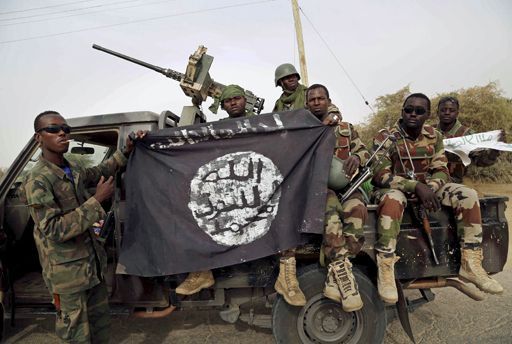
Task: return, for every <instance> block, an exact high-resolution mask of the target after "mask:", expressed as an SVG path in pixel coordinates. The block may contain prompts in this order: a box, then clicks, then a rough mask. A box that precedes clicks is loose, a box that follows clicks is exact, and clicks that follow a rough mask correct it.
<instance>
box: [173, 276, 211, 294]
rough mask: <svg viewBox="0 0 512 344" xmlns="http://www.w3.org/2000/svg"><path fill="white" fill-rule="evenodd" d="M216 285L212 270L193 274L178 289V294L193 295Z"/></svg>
mask: <svg viewBox="0 0 512 344" xmlns="http://www.w3.org/2000/svg"><path fill="white" fill-rule="evenodd" d="M214 284H215V280H214V279H213V274H212V272H211V271H210V270H208V271H198V272H191V273H189V274H188V276H187V278H186V279H185V280H184V281H183V282H181V284H180V285H179V286H178V288H176V294H180V295H192V294H195V293H197V292H198V291H200V290H201V289H203V288H209V287H211V286H212V285H214Z"/></svg>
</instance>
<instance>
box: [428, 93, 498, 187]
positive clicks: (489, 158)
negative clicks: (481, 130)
mask: <svg viewBox="0 0 512 344" xmlns="http://www.w3.org/2000/svg"><path fill="white" fill-rule="evenodd" d="M437 116H438V118H439V121H438V123H437V124H436V125H434V127H435V128H436V129H437V130H439V131H440V132H441V133H442V134H443V137H444V138H445V139H451V138H453V137H459V136H464V135H472V134H474V133H475V132H474V131H473V130H472V129H471V128H469V127H466V126H465V125H463V124H462V123H461V122H460V121H459V120H458V117H459V101H458V100H457V98H455V97H443V98H441V99H440V100H439V104H438V105H437ZM499 155H500V152H499V151H497V150H493V149H484V150H481V151H473V152H471V153H470V154H469V157H470V158H471V162H472V163H475V164H476V165H477V166H479V167H487V166H491V165H492V164H494V163H495V162H496V159H497V158H498V157H499ZM446 158H447V159H448V170H449V171H450V177H451V179H452V181H453V182H455V183H462V179H463V178H464V175H465V174H466V166H464V164H463V163H462V160H461V159H460V158H459V156H458V155H456V154H453V153H450V152H446Z"/></svg>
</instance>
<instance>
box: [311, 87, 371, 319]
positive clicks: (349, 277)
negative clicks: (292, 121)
mask: <svg viewBox="0 0 512 344" xmlns="http://www.w3.org/2000/svg"><path fill="white" fill-rule="evenodd" d="M306 99H307V103H306V104H307V108H308V109H309V110H310V111H311V112H312V113H313V115H315V116H316V117H317V118H318V119H320V120H322V121H323V122H324V124H325V123H330V121H331V120H334V121H335V122H334V123H333V124H334V125H335V127H334V134H335V136H336V140H337V142H336V149H335V151H334V155H335V156H337V157H338V158H340V159H342V160H343V162H344V171H339V172H340V173H343V174H345V175H346V177H347V178H350V177H351V176H352V175H353V174H354V173H355V172H356V170H357V168H359V167H362V166H363V165H364V164H365V163H366V161H367V160H368V158H369V157H370V154H369V153H368V151H367V150H366V147H365V146H364V144H363V143H362V141H361V139H360V138H359V135H358V133H357V131H356V130H355V129H354V128H353V126H352V125H351V124H350V123H348V122H342V120H341V117H338V116H336V117H333V116H332V115H331V116H330V115H329V113H328V108H329V106H331V99H330V98H329V91H328V90H327V88H326V87H325V86H323V85H320V84H315V85H311V86H310V87H309V88H308V89H307V92H306ZM329 117H331V118H329ZM325 217H326V219H325V232H324V242H323V247H324V252H325V256H326V257H327V258H328V260H330V264H329V266H328V274H327V280H326V282H325V288H324V295H325V296H326V297H328V298H330V299H332V300H334V301H337V302H341V303H342V307H343V310H345V311H346V312H352V311H356V310H359V309H361V308H362V307H363V301H362V299H361V296H360V294H359V290H358V287H357V282H356V280H355V278H354V275H353V273H352V263H351V262H350V260H349V258H350V257H353V256H355V255H356V254H357V253H358V252H359V251H360V249H361V247H362V244H363V240H364V237H363V226H364V223H365V222H366V219H367V217H368V212H367V209H366V205H365V203H364V200H363V196H362V195H361V193H360V192H355V193H353V194H352V195H351V196H350V197H349V199H348V200H346V201H345V202H344V203H343V204H340V201H339V199H338V197H337V196H336V194H335V192H334V191H332V190H328V194H327V205H326V213H325Z"/></svg>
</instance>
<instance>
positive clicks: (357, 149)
mask: <svg viewBox="0 0 512 344" xmlns="http://www.w3.org/2000/svg"><path fill="white" fill-rule="evenodd" d="M350 153H351V154H352V155H355V156H357V157H358V158H359V165H360V166H364V164H366V162H367V161H368V159H369V158H370V152H368V149H366V146H365V145H364V143H363V141H362V140H361V138H360V137H359V134H358V133H357V130H355V129H354V127H353V126H352V124H350Z"/></svg>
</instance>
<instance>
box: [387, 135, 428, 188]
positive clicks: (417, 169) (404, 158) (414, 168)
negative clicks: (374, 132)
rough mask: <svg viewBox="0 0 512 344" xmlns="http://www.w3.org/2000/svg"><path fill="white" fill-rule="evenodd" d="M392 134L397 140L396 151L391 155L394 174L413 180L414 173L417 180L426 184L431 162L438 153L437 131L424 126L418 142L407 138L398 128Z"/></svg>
mask: <svg viewBox="0 0 512 344" xmlns="http://www.w3.org/2000/svg"><path fill="white" fill-rule="evenodd" d="M391 134H392V135H393V136H395V138H396V139H397V142H396V149H395V150H394V152H393V153H392V154H391V163H392V164H393V171H394V174H395V175H397V176H401V177H404V178H407V179H411V178H410V176H411V175H412V173H413V172H414V175H415V178H416V180H418V181H420V182H422V183H425V182H426V179H427V177H428V176H427V174H428V168H429V166H430V162H431V161H432V159H433V157H434V155H435V153H436V152H435V147H436V142H437V134H436V130H435V129H434V128H433V127H432V126H430V125H424V126H423V129H422V131H421V134H420V136H419V137H418V139H417V140H412V139H411V138H407V137H406V134H405V133H403V132H402V131H401V130H399V129H398V128H393V129H392V131H391Z"/></svg>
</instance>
